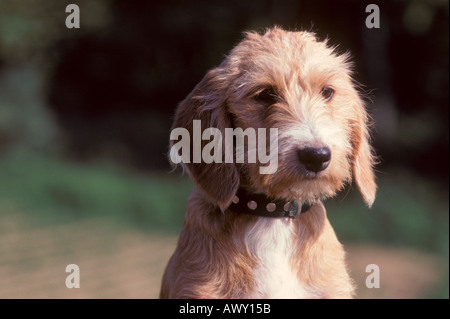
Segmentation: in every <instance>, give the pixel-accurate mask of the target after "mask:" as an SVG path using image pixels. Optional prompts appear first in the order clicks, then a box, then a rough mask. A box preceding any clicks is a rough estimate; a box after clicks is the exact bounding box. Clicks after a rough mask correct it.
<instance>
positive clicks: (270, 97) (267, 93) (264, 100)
mask: <svg viewBox="0 0 450 319" xmlns="http://www.w3.org/2000/svg"><path fill="white" fill-rule="evenodd" d="M255 100H256V101H257V102H259V103H261V104H266V105H272V104H275V103H277V102H278V95H277V94H276V93H275V90H274V89H273V88H266V89H264V90H262V91H261V92H259V93H258V94H256V95H255Z"/></svg>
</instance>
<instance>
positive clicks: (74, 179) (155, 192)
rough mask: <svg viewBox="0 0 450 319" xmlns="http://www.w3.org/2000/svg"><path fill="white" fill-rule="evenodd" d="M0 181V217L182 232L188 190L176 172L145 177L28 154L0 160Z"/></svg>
mask: <svg viewBox="0 0 450 319" xmlns="http://www.w3.org/2000/svg"><path fill="white" fill-rule="evenodd" d="M0 180H1V183H0V214H2V213H3V214H4V213H6V212H8V211H9V212H12V211H13V210H14V209H16V210H20V211H25V212H28V214H29V215H30V217H31V218H34V219H35V220H36V221H38V222H39V223H44V224H54V223H64V222H66V221H68V220H73V219H76V220H77V219H83V218H93V217H100V218H102V217H103V218H107V219H110V220H112V221H115V222H118V223H125V224H126V225H129V226H136V227H144V228H149V229H163V230H166V231H178V230H179V229H180V228H181V224H182V221H183V216H184V210H185V206H186V201H187V198H188V196H189V193H190V192H191V190H192V187H193V186H192V183H191V182H190V181H189V180H188V179H187V178H186V177H182V176H180V174H179V173H172V174H169V173H154V174H147V175H144V174H139V173H136V172H130V171H125V170H123V169H120V168H118V167H116V166H114V165H112V164H106V165H105V163H97V164H86V165H82V164H78V163H73V162H67V161H62V160H61V159H58V158H54V157H50V156H44V155H38V154H35V153H29V152H15V153H11V154H7V155H6V156H4V157H3V158H1V159H0Z"/></svg>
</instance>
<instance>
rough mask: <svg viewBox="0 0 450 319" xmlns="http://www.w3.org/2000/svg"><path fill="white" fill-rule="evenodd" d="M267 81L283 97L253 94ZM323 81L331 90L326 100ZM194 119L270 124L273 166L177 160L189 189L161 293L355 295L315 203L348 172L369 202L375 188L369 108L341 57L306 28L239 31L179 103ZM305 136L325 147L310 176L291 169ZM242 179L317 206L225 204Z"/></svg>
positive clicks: (307, 142) (184, 122) (181, 121)
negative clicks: (269, 213)
mask: <svg viewBox="0 0 450 319" xmlns="http://www.w3.org/2000/svg"><path fill="white" fill-rule="evenodd" d="M267 87H271V88H273V89H274V90H275V91H276V94H277V96H278V97H279V100H278V101H277V102H276V103H274V104H273V105H270V106H267V105H261V103H258V102H257V101H256V100H255V96H256V95H257V94H258V93H259V92H261V90H263V89H264V88H267ZM323 87H331V88H333V89H334V90H335V93H334V96H333V97H332V99H330V100H329V101H325V100H324V99H323V97H322V96H321V90H322V88H323ZM194 119H200V120H202V129H205V128H207V127H216V128H219V129H220V130H221V132H222V134H223V133H224V130H225V128H227V127H241V128H242V129H244V130H245V129H246V128H249V127H250V128H271V127H275V128H278V133H279V166H278V170H277V172H276V173H274V174H268V175H264V174H259V171H258V169H259V164H258V163H254V164H251V163H245V164H230V163H220V164H219V163H211V164H205V163H198V164H189V163H188V164H184V165H185V167H186V168H187V171H188V172H189V174H190V176H191V178H192V179H193V180H194V182H195V184H196V186H197V188H196V190H195V191H194V192H193V194H192V195H191V197H190V198H189V201H188V208H187V213H186V217H185V223H184V226H183V230H182V232H181V235H180V238H179V242H178V246H177V248H176V251H175V253H174V255H173V256H172V258H171V260H170V261H169V264H168V266H167V268H166V271H165V273H164V277H163V283H162V288H161V295H160V296H161V298H287V297H289V298H350V297H352V296H353V286H352V283H351V279H350V277H349V276H348V274H347V270H346V266H345V253H344V250H343V247H342V245H341V244H340V243H339V241H338V240H337V238H336V235H335V233H334V231H333V229H332V227H331V225H330V223H329V222H328V219H327V217H326V212H325V208H324V207H323V205H322V203H321V200H323V199H325V198H327V197H331V196H333V195H335V194H336V192H337V191H339V190H341V189H342V188H343V187H344V186H345V185H346V184H348V183H349V182H350V181H351V179H352V177H353V178H354V180H355V182H356V184H357V186H358V189H359V190H360V192H361V194H362V195H363V198H364V200H365V201H366V203H367V204H368V205H369V206H370V205H372V203H373V201H374V199H375V192H376V184H375V181H374V174H373V171H372V166H373V156H372V151H371V147H370V145H369V133H368V129H367V121H368V117H367V114H366V111H365V108H364V104H363V102H362V100H361V98H360V96H359V94H358V92H357V91H356V89H355V85H354V83H353V81H352V77H351V71H350V63H349V62H348V56H347V55H345V54H344V55H338V54H336V53H335V51H334V50H333V48H329V47H328V46H327V44H326V43H325V42H320V41H318V40H317V39H316V38H315V36H314V35H313V34H311V33H308V32H287V31H284V30H281V29H279V28H273V29H270V30H268V31H267V32H266V33H265V34H264V35H260V34H257V33H247V34H246V37H245V39H244V40H243V41H242V42H241V43H239V44H238V45H237V46H236V47H235V48H234V49H233V50H232V51H231V53H230V54H229V56H228V57H227V58H226V59H225V60H224V61H223V62H222V64H221V65H220V66H219V67H217V68H215V69H213V70H211V71H209V72H208V73H207V74H206V76H205V77H204V78H203V80H202V81H201V82H200V83H199V84H198V85H197V86H196V88H195V89H194V90H193V91H192V92H191V93H190V94H189V96H188V97H187V98H186V99H185V100H184V101H182V102H181V103H180V105H179V107H178V109H177V113H176V116H175V120H174V124H173V128H176V127H184V128H186V129H188V130H189V131H190V132H191V133H192V121H193V120H194ZM205 143H206V142H203V145H204V144H205ZM305 146H308V147H323V146H327V147H329V148H330V150H331V152H332V157H331V162H330V164H329V166H328V167H327V168H326V169H325V170H324V171H322V172H320V173H318V174H317V176H314V178H311V177H309V178H306V177H305V175H304V174H303V172H302V170H299V169H298V163H297V158H296V150H298V148H301V147H305ZM239 187H244V188H247V189H248V190H250V191H253V192H262V193H265V194H267V195H268V196H273V197H276V198H283V199H285V200H299V201H300V202H310V203H313V204H314V205H313V206H312V208H311V209H310V210H309V211H308V212H307V213H305V214H302V215H300V216H299V217H298V218H297V219H288V218H282V219H275V220H274V219H270V218H266V217H255V216H250V215H246V214H242V213H241V212H238V211H232V210H230V209H229V205H230V203H231V200H232V198H233V196H234V195H235V193H236V191H237V189H238V188H239Z"/></svg>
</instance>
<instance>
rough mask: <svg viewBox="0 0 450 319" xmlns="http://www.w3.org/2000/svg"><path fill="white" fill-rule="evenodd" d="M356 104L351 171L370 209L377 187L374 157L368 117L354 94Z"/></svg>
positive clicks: (358, 98) (362, 104)
mask: <svg viewBox="0 0 450 319" xmlns="http://www.w3.org/2000/svg"><path fill="white" fill-rule="evenodd" d="M356 95H357V97H356V100H357V103H356V104H355V105H354V114H355V115H356V118H355V120H354V122H353V123H352V128H353V131H352V146H353V156H352V170H353V178H354V180H355V182H356V185H357V187H358V189H359V191H360V193H361V195H362V196H363V198H364V201H365V202H366V204H367V205H368V206H369V207H371V206H372V204H373V202H374V200H375V193H376V190H377V185H376V183H375V176H374V173H373V165H374V155H373V154H372V147H371V146H370V144H369V139H370V136H369V130H368V127H367V125H368V117H367V113H366V110H365V107H364V103H363V101H362V100H361V98H360V97H359V96H358V94H357V93H356Z"/></svg>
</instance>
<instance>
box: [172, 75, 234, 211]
mask: <svg viewBox="0 0 450 319" xmlns="http://www.w3.org/2000/svg"><path fill="white" fill-rule="evenodd" d="M223 73H224V71H223V69H221V68H220V67H219V68H216V69H213V70H211V71H209V72H208V73H207V74H206V75H205V77H204V78H203V79H202V81H201V82H200V83H199V84H197V86H196V87H195V88H194V90H193V91H192V92H191V93H190V94H189V95H188V96H187V97H186V98H185V99H184V100H183V101H182V102H181V103H180V104H179V106H178V109H177V111H176V115H175V120H174V123H173V125H172V132H174V129H179V128H181V130H182V131H184V132H186V133H189V134H188V135H189V137H190V139H189V140H190V145H189V149H190V152H189V154H188V155H187V156H186V154H180V153H179V150H174V145H173V144H174V142H176V141H173V140H172V136H171V142H170V149H171V150H170V152H171V158H174V157H176V156H177V155H178V156H179V157H178V159H179V160H181V159H182V162H183V165H184V166H185V167H186V168H187V170H188V172H189V175H190V176H191V178H192V179H193V180H194V182H195V184H196V185H197V186H198V187H199V188H200V189H201V190H202V191H203V192H204V193H205V194H206V195H208V197H209V198H210V200H211V202H213V203H214V204H216V205H217V206H219V207H220V209H222V210H225V209H226V208H227V207H228V206H229V205H230V204H231V200H232V198H233V196H234V195H235V194H236V192H237V189H238V187H239V183H240V179H239V173H238V171H237V169H236V166H235V164H234V163H225V161H224V154H225V143H224V141H223V139H222V162H221V163H216V162H212V163H209V164H208V163H205V162H204V161H203V158H202V150H203V148H204V146H205V145H206V144H208V142H209V141H208V140H206V141H203V140H201V139H202V134H203V132H204V130H205V129H206V128H209V127H214V128H217V129H219V130H220V132H221V136H222V137H225V128H227V127H229V128H231V127H232V124H231V120H230V118H229V115H228V112H227V106H226V103H227V101H226V97H227V89H228V86H229V82H228V81H226V80H225V79H226V76H224V74H223ZM194 120H200V121H201V130H200V135H198V134H194ZM196 125H198V122H196ZM183 129H184V130H183ZM194 139H195V140H194ZM197 139H200V141H198V140H197ZM194 144H195V145H196V146H194ZM198 145H201V148H200V149H199V148H198ZM173 152H176V153H177V154H174V153H173ZM194 152H197V154H194ZM198 152H200V154H198ZM194 156H197V159H200V163H193V162H194ZM172 162H173V161H172Z"/></svg>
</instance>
